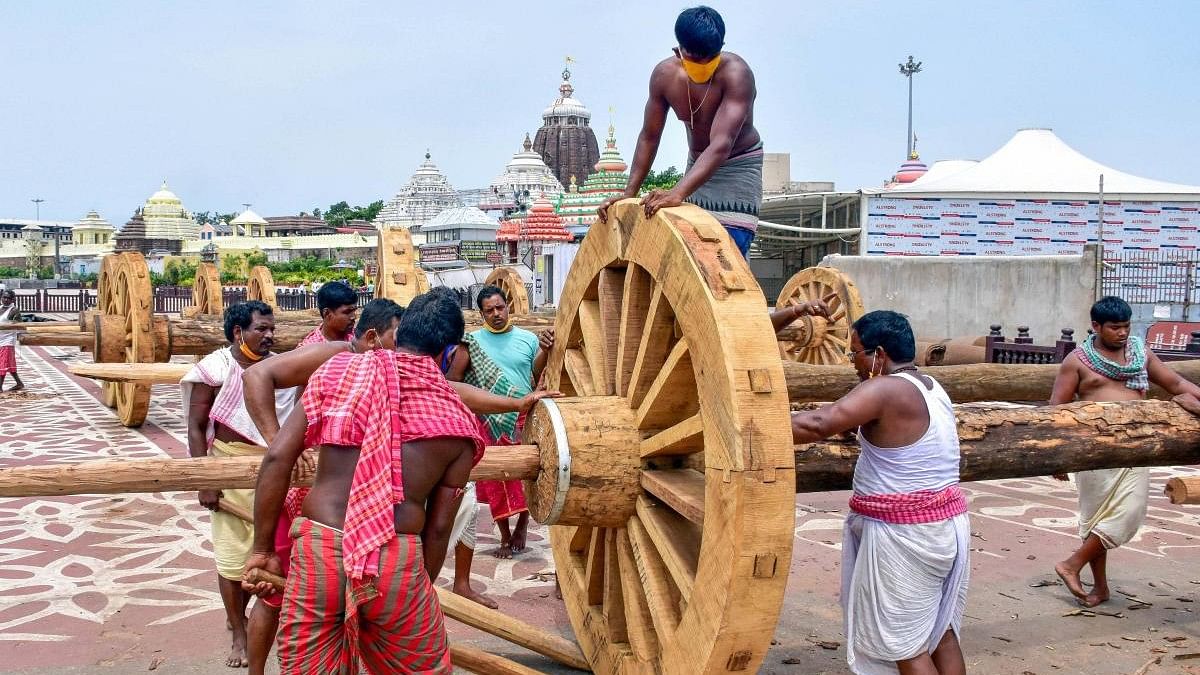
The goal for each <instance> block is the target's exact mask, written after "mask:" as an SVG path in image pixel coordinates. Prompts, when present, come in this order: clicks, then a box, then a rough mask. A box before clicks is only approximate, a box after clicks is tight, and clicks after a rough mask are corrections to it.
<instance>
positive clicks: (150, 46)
mask: <svg viewBox="0 0 1200 675" xmlns="http://www.w3.org/2000/svg"><path fill="white" fill-rule="evenodd" d="M685 6H686V5H685V4H683V3H679V2H645V1H643V2H632V1H626V0H605V1H592V2H573V1H571V0H559V1H558V2H538V1H532V0H531V1H526V2H519V3H499V2H462V1H460V2H420V3H415V2H399V1H391V2H382V1H380V2H344V1H338V2H254V1H252V2H245V1H244V0H243V1H236V2H235V1H223V0H208V1H206V2H198V1H197V2H183V1H179V2H174V1H172V2H119V1H116V0H113V1H110V2H85V1H83V0H77V1H75V2H50V1H47V2H23V3H19V2H15V1H14V2H5V3H3V4H2V5H0V83H3V90H2V91H0V217H17V218H31V217H33V214H34V205H33V204H32V203H30V201H29V200H30V199H31V198H33V197H41V198H43V199H45V200H46V201H45V203H44V204H42V217H43V218H46V219H60V220H75V219H78V218H79V217H81V216H82V215H83V214H84V213H85V212H86V211H87V210H88V209H89V208H96V209H99V210H100V213H101V215H103V216H104V217H106V218H108V219H109V220H111V221H112V222H113V223H114V224H121V223H124V222H125V221H126V220H127V219H128V217H129V215H130V214H131V213H132V211H133V209H134V208H136V207H137V206H139V205H140V204H141V203H142V202H143V201H144V200H145V199H146V197H148V196H149V195H150V194H151V193H152V192H154V191H155V190H156V189H157V188H158V185H159V183H160V182H161V181H162V180H163V179H164V178H166V179H167V180H168V181H169V183H170V186H171V188H172V189H173V190H174V191H175V192H176V193H177V194H179V196H180V197H181V198H182V199H183V201H184V205H185V206H186V207H187V208H189V209H191V210H193V211H203V210H220V211H232V210H240V209H241V208H242V207H241V203H242V202H250V203H252V204H253V205H254V206H253V208H254V210H256V211H258V212H259V213H261V214H263V215H286V214H295V213H298V212H299V211H301V210H311V209H312V208H313V207H314V206H320V207H321V208H325V207H326V206H327V205H328V204H330V203H331V202H335V201H339V200H343V199H344V200H347V201H349V202H350V203H352V204H366V203H369V202H371V201H373V200H376V199H386V198H389V197H390V196H391V195H392V194H394V193H395V192H396V190H397V189H398V188H399V187H400V186H401V185H403V184H404V183H405V182H406V181H407V180H408V178H409V176H410V175H411V174H412V172H413V170H414V169H415V168H416V166H417V164H418V163H419V162H420V161H421V156H422V155H423V154H424V152H425V149H426V148H430V149H431V150H432V152H433V155H434V160H435V161H436V162H437V163H438V165H439V166H440V167H441V168H442V170H443V171H444V172H445V173H446V174H447V175H448V176H449V178H450V181H451V182H452V183H453V184H454V185H455V186H456V187H461V188H472V187H483V186H486V185H487V184H488V183H489V182H490V181H491V180H492V179H493V178H494V177H495V176H496V175H497V174H499V173H500V171H501V170H502V169H503V168H504V164H505V163H506V162H507V161H508V160H509V159H510V158H511V156H512V154H513V153H514V152H515V151H517V150H518V149H519V146H520V143H521V140H522V139H523V137H524V135H525V133H526V132H530V133H533V132H535V131H536V130H537V128H538V126H540V125H541V111H542V109H543V108H545V107H546V106H547V105H548V104H549V103H550V102H551V100H552V99H553V98H554V97H555V95H556V94H557V88H558V85H559V82H560V76H559V73H560V71H561V70H562V59H563V56H565V55H568V54H569V55H571V56H573V57H574V58H575V61H576V63H575V64H574V66H573V67H572V69H573V71H574V77H573V79H572V82H573V83H574V85H575V88H576V96H577V97H578V98H579V99H581V100H582V101H583V102H584V103H585V104H586V105H587V106H588V107H589V108H590V109H591V110H592V113H593V118H592V126H593V127H594V128H595V129H596V135H597V137H598V138H600V142H601V145H603V136H604V130H605V128H606V127H607V126H608V119H609V112H608V110H609V108H610V106H611V107H612V108H614V109H615V115H614V121H615V124H616V127H617V140H618V142H619V145H620V147H621V150H622V152H623V154H624V155H625V157H626V159H627V160H630V159H632V152H633V144H634V140H635V138H636V135H637V132H638V129H639V128H640V121H641V110H642V106H643V105H644V102H645V92H646V82H647V79H648V76H649V72H650V68H651V67H652V66H653V65H654V63H656V62H657V61H658V60H659V59H660V58H663V57H664V56H667V55H669V54H670V48H671V47H672V46H673V45H674V37H673V33H672V27H673V25H674V18H675V16H676V14H677V13H678V11H679V10H680V9H682V8H683V7H685ZM715 6H716V8H717V9H718V10H719V11H721V12H722V14H723V15H724V17H725V21H726V25H727V36H726V48H727V49H728V50H730V51H734V52H737V53H739V54H741V55H742V56H744V57H745V58H746V59H747V60H748V61H749V63H750V65H751V67H752V68H753V69H754V72H755V74H756V77H757V81H758V101H757V105H756V109H755V124H756V125H757V126H758V128H759V130H760V131H761V133H762V135H763V138H764V140H765V143H766V150H767V151H768V152H790V153H791V155H792V179H793V180H833V181H836V183H837V187H838V188H840V189H854V188H858V187H862V186H869V185H877V184H879V183H880V182H881V181H883V180H884V179H885V178H886V177H887V176H889V175H890V174H891V173H892V172H893V171H894V170H895V168H896V167H897V166H898V165H899V163H900V162H901V161H902V160H903V155H904V141H905V105H906V104H905V95H906V89H905V80H904V78H903V77H902V76H901V75H900V74H899V71H898V68H897V64H898V63H899V62H900V61H903V60H904V59H905V58H906V57H907V55H908V54H913V55H914V56H915V57H916V58H917V59H918V60H920V61H922V62H923V63H924V71H923V72H921V73H920V74H918V75H917V77H916V87H915V88H916V105H915V110H916V112H915V116H916V122H915V127H916V132H917V135H918V136H919V138H920V141H919V146H918V149H919V150H920V152H921V156H922V158H923V159H925V160H926V161H927V162H930V163H931V162H932V161H933V160H937V159H957V158H970V159H982V158H983V157H985V156H986V155H988V154H989V153H991V152H992V151H993V150H995V149H996V148H998V147H999V146H1000V145H1002V144H1003V143H1004V142H1005V141H1006V140H1007V139H1008V138H1009V137H1010V136H1011V135H1012V134H1013V132H1014V131H1016V130H1017V129H1018V128H1022V127H1031V126H1038V127H1052V128H1054V130H1055V131H1056V132H1057V133H1058V134H1059V135H1060V136H1061V137H1062V138H1063V139H1064V140H1065V141H1066V142H1067V143H1068V144H1070V145H1072V146H1073V147H1075V148H1076V149H1077V150H1079V151H1081V152H1083V153H1084V154H1086V155H1089V156H1091V157H1092V158H1094V159H1096V160H1098V161H1100V162H1103V163H1106V164H1109V165H1111V166H1114V167H1115V168H1118V169H1121V170H1124V171H1128V172H1130V173H1134V174H1138V175H1143V176H1147V177H1151V178H1158V179H1163V180H1169V181H1174V182H1180V183H1190V184H1200V161H1198V155H1200V124H1197V122H1196V120H1197V115H1198V112H1200V86H1197V82H1198V81H1200V40H1198V39H1196V33H1195V30H1196V27H1197V26H1198V25H1200V3H1196V2H1182V1H1181V2H1153V3H1144V4H1143V3H1130V2H1102V1H1096V0H1092V1H1090V2H1044V1H1043V2H1014V1H1007V2H986V3H983V2H961V1H953V2H951V1H945V2H921V1H916V0H904V1H893V2H878V3H876V2H847V1H834V2H811V1H806V0H785V1H780V2H753V1H747V0H739V1H738V2H736V3H734V2H720V3H717V4H716V5H715ZM684 154H685V147H684V136H683V130H682V125H681V124H680V123H678V122H675V121H672V122H670V123H669V126H668V131H667V133H666V137H665V139H664V142H663V144H662V147H661V149H660V151H659V158H658V161H657V162H656V166H657V167H659V168H664V167H666V166H667V165H670V164H675V165H676V166H680V167H682V164H683V159H684Z"/></svg>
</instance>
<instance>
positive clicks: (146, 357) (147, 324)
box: [97, 252, 155, 427]
mask: <svg viewBox="0 0 1200 675" xmlns="http://www.w3.org/2000/svg"><path fill="white" fill-rule="evenodd" d="M121 256H122V260H121V262H120V265H119V267H118V268H117V270H116V275H115V278H114V279H113V281H114V282H115V283H114V284H113V294H114V302H113V305H114V308H115V309H116V311H117V312H118V313H117V314H115V315H108V316H105V317H101V318H102V319H103V320H104V321H105V325H106V326H109V325H111V326H112V327H114V328H115V327H116V326H115V324H117V323H122V324H123V328H124V330H122V331H119V332H116V333H115V334H112V333H110V337H109V338H108V339H110V340H117V339H119V340H120V341H121V342H123V343H124V345H123V347H124V354H125V359H124V360H125V362H126V363H154V361H155V357H154V346H155V345H154V342H155V341H154V328H153V323H154V316H153V305H152V303H153V301H154V300H153V298H154V296H153V292H152V290H151V288H150V270H149V269H147V267H146V260H145V258H143V257H142V254H141V253H135V252H126V253H122V254H121ZM106 332H107V331H106ZM98 339H105V337H104V335H101V336H100V338H98ZM97 351H100V350H97ZM115 391H116V402H117V414H118V415H119V416H120V418H121V423H122V424H124V425H125V426H127V427H136V426H140V425H141V424H142V422H144V421H145V420H146V411H147V410H149V408H150V385H149V384H144V383H138V382H122V383H119V384H117V385H116V388H115Z"/></svg>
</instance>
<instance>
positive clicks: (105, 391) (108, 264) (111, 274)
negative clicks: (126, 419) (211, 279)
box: [80, 253, 198, 408]
mask: <svg viewBox="0 0 1200 675" xmlns="http://www.w3.org/2000/svg"><path fill="white" fill-rule="evenodd" d="M121 259H122V258H121V254H120V253H112V254H109V255H106V256H104V257H103V258H101V259H100V273H99V274H97V275H96V311H95V312H94V313H90V314H89V313H86V312H85V313H84V314H82V315H81V318H84V319H86V318H88V317H91V318H92V321H96V320H97V319H96V318H95V314H116V313H117V304H116V293H114V292H113V290H114V289H115V287H116V286H115V284H116V281H115V279H116V275H117V267H118V266H119V265H120V263H121ZM197 275H198V273H197ZM192 292H193V297H195V296H194V293H195V290H194V289H193V291H192ZM80 327H81V328H83V329H84V330H93V326H92V325H91V323H88V324H87V325H83V324H81V325H80ZM93 350H94V346H93ZM100 390H101V392H102V400H103V402H104V405H106V406H108V407H110V408H115V407H117V385H116V383H114V382H101V383H100Z"/></svg>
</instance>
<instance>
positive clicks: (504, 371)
mask: <svg viewBox="0 0 1200 675" xmlns="http://www.w3.org/2000/svg"><path fill="white" fill-rule="evenodd" d="M475 302H476V304H477V305H478V306H479V313H480V314H481V315H482V316H483V328H482V329H480V330H477V331H475V332H473V333H471V334H469V335H467V336H466V337H465V338H464V339H463V347H464V348H462V349H456V350H455V351H454V357H453V360H452V362H451V363H450V369H449V370H448V371H447V372H446V377H447V378H448V379H450V380H453V381H456V382H467V383H468V384H472V385H475V386H477V387H479V388H480V389H484V390H486V391H489V392H492V393H493V394H499V395H500V396H505V397H508V398H521V397H524V396H527V395H529V394H530V393H531V392H532V391H533V390H534V383H535V382H537V380H538V379H539V378H540V377H541V374H542V369H543V368H545V367H546V357H547V355H548V354H549V352H550V348H551V347H553V346H554V332H553V331H552V330H551V331H543V332H542V334H541V336H540V337H539V336H536V335H534V334H533V333H531V332H529V331H527V330H525V329H524V328H518V327H517V326H514V325H512V320H511V319H510V318H509V313H508V302H507V300H506V299H505V297H504V291H503V290H501V289H500V288H498V287H496V286H484V287H483V288H482V289H481V290H480V291H479V296H478V297H477V298H476V299H475ZM483 421H484V425H485V427H486V428H487V432H488V437H489V438H488V441H489V443H491V444H499V445H516V444H518V443H520V442H521V441H520V434H521V426H522V424H523V423H524V421H525V418H524V416H523V415H521V414H518V413H503V414H498V415H485V416H484V417H483ZM475 489H476V492H477V494H478V495H479V499H480V501H482V502H484V503H486V504H487V505H488V506H489V507H490V508H491V511H492V519H493V520H494V521H495V522H496V525H497V527H499V528H500V546H499V547H497V548H496V550H495V551H493V552H492V555H494V556H496V557H497V558H511V557H512V556H513V554H514V553H521V552H522V551H524V550H525V540H526V536H527V534H528V530H529V508H528V507H527V506H526V504H525V488H524V486H523V485H522V484H521V481H519V480H510V481H479V482H478V483H477V484H476V486H475ZM512 516H517V524H516V527H515V528H513V529H512V530H510V529H509V518H511V517H512Z"/></svg>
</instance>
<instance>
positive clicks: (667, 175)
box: [639, 166, 683, 195]
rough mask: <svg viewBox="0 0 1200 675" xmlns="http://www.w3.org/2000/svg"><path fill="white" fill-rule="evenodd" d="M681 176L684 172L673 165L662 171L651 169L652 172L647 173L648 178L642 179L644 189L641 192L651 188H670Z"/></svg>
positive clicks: (643, 192)
mask: <svg viewBox="0 0 1200 675" xmlns="http://www.w3.org/2000/svg"><path fill="white" fill-rule="evenodd" d="M681 178H683V174H681V173H679V169H676V168H675V167H673V166H668V167H667V168H666V169H663V170H662V171H655V170H654V169H651V170H650V173H648V174H646V180H644V181H642V189H641V192H640V193H639V194H643V195H644V194H646V193H647V192H649V191H651V190H670V189H671V188H673V187H675V184H676V183H678V182H679V179H681Z"/></svg>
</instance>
